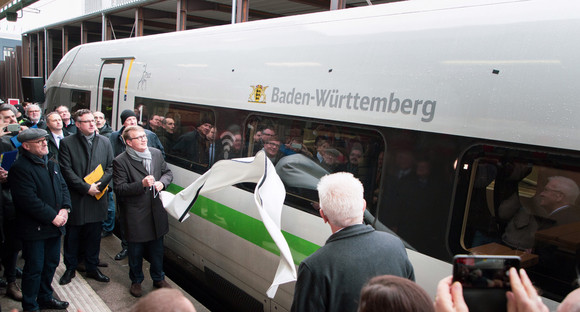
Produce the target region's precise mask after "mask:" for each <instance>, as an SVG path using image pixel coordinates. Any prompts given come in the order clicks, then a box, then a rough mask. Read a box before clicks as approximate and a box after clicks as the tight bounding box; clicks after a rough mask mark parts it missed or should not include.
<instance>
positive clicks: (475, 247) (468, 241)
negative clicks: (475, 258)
mask: <svg viewBox="0 0 580 312" xmlns="http://www.w3.org/2000/svg"><path fill="white" fill-rule="evenodd" d="M516 163H517V164H519V165H520V167H526V170H527V171H524V173H521V174H520V175H519V176H518V178H517V179H519V180H516V181H515V182H513V181H512V183H513V184H515V185H516V188H517V195H518V196H516V198H517V200H518V205H519V206H518V207H519V208H518V209H519V210H518V213H519V211H520V210H524V212H525V213H527V214H528V215H529V218H530V220H532V219H533V222H532V221H530V224H531V225H533V224H535V223H537V222H540V221H537V220H543V218H545V217H546V216H545V215H541V214H542V209H540V210H538V207H539V205H538V204H537V198H535V197H536V196H539V194H540V193H541V192H542V190H543V189H544V187H545V184H546V183H547V181H549V179H551V178H552V177H554V176H564V177H566V178H570V179H572V180H574V181H575V182H576V184H577V185H580V155H579V154H578V153H574V152H563V151H560V150H555V149H549V148H533V147H528V146H513V145H512V146H508V145H505V144H489V143H485V144H475V145H471V146H470V147H469V148H467V149H466V150H465V151H464V153H463V154H462V155H461V157H460V158H459V159H458V162H457V164H458V165H457V170H456V185H455V189H454V195H453V202H452V207H453V211H452V215H451V219H450V226H449V232H448V243H449V246H450V249H451V251H452V252H453V253H454V254H464V253H470V252H473V253H480V252H482V253H489V254H493V253H502V254H505V253H512V254H516V255H520V257H522V260H523V263H524V262H526V261H527V263H528V267H527V270H528V274H529V275H530V276H531V277H532V280H533V281H534V282H535V283H536V284H537V286H539V288H540V289H542V292H543V296H545V297H547V298H550V299H553V300H557V301H561V300H562V299H563V298H564V296H565V295H566V294H567V293H568V292H570V291H572V290H573V288H572V284H571V283H574V281H572V282H571V281H567V280H565V277H569V276H570V275H560V276H557V277H552V276H550V277H548V275H551V273H552V272H551V271H550V270H552V269H550V266H549V265H548V263H550V262H549V261H553V260H554V259H552V258H553V257H545V255H546V252H545V251H544V248H545V246H546V244H545V243H544V241H542V240H541V239H539V238H538V237H541V235H543V231H542V228H541V227H539V228H537V229H534V228H533V227H532V226H531V225H530V229H529V232H530V233H531V234H533V236H532V238H531V239H532V240H533V241H532V244H533V245H531V247H530V248H526V247H529V246H530V245H527V246H526V244H524V241H525V239H524V238H520V237H518V239H523V241H518V242H517V244H518V245H519V244H521V245H519V246H518V245H514V244H513V242H512V244H510V242H509V239H507V237H506V235H507V234H506V233H507V227H509V226H510V222H512V220H511V219H509V220H506V219H502V218H503V216H502V215H501V213H502V212H501V211H500V210H499V209H501V205H502V204H503V202H499V201H498V199H497V198H496V196H498V194H499V193H500V192H501V189H496V187H498V186H497V185H499V184H496V183H503V184H502V185H505V179H501V177H505V176H506V175H505V171H506V169H505V168H506V167H507V166H508V165H510V164H511V166H512V167H513V166H514V165H513V164H516ZM494 166H495V169H493V167H494ZM478 170H481V174H480V175H478ZM494 170H495V172H494ZM512 172H514V171H512ZM486 175H489V176H487V177H486ZM513 175H514V174H512V176H513ZM492 176H493V180H492V179H491V177H492ZM498 179H499V180H498ZM534 179H535V181H534ZM482 181H483V182H482ZM502 181H503V182H502ZM488 182H489V183H488ZM481 183H483V184H481ZM534 183H535V186H534ZM525 185H531V186H530V188H529V189H528V190H527V189H526V187H525ZM481 186H485V189H484V191H483V192H482V191H481V190H480V191H479V193H480V195H474V193H475V192H476V191H475V189H476V188H480V189H481ZM532 190H533V194H534V195H533V196H532V195H530V194H531V193H532ZM490 192H491V194H492V195H491V197H490ZM483 193H485V195H483V196H484V197H483V198H484V201H485V203H484V204H483V205H480V206H483V207H484V208H480V209H483V210H486V209H487V210H486V211H487V212H489V213H490V215H491V217H492V219H491V220H493V223H490V224H491V225H492V226H491V227H490V228H489V232H487V233H488V235H487V236H488V237H494V238H493V239H490V240H489V242H487V241H485V237H486V235H484V236H483V237H484V239H483V240H482V239H481V236H480V235H475V234H474V233H475V231H477V225H475V223H474V222H473V221H474V220H480V221H481V219H482V218H477V219H476V218H474V217H473V216H474V211H476V210H475V208H474V207H473V206H474V197H476V196H479V197H480V198H482V197H481V196H482V195H481V194H483ZM526 193H527V194H526ZM512 198H513V197H512ZM578 202H579V200H576V202H575V203H576V205H572V207H573V206H577V205H578ZM543 213H546V212H545V211H544V212H543ZM526 216H527V215H526ZM470 217H471V218H470ZM512 218H515V216H514V217H512ZM484 221H485V220H484ZM506 225H507V226H506ZM480 226H481V224H480ZM526 226H527V225H526ZM496 227H497V234H494V233H493V231H494V230H495V228H496ZM522 228H523V226H522ZM540 231H542V233H540V234H538V232H540ZM494 235H495V236H494ZM537 235H540V236H537ZM526 237H529V236H526ZM550 244H553V243H550ZM492 246H493V248H491V247H492ZM549 247H550V248H552V247H554V246H551V245H550V246H549ZM500 249H501V250H500ZM550 250H552V249H550ZM554 250H556V249H554ZM557 251H558V252H559V253H561V254H562V255H563V256H562V257H563V258H558V260H561V259H564V260H566V259H568V260H570V259H573V258H574V257H578V256H579V252H578V251H576V254H575V256H574V255H573V254H569V255H567V254H566V253H567V252H566V251H565V250H562V249H561V247H557ZM536 256H537V257H536ZM554 257H555V256H554ZM568 262H570V261H568ZM571 265H574V263H573V260H572V262H571ZM523 266H524V267H526V265H523ZM563 266H564V265H563ZM576 266H578V264H577V263H576ZM568 267H571V266H568ZM553 270H554V272H555V271H556V270H558V272H560V269H556V268H553ZM563 270H564V269H562V271H563ZM574 276H576V275H574ZM560 277H562V278H561V279H558V278H560ZM574 280H575V282H576V283H577V282H578V281H577V279H574Z"/></svg>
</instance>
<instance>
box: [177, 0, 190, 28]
mask: <svg viewBox="0 0 580 312" xmlns="http://www.w3.org/2000/svg"><path fill="white" fill-rule="evenodd" d="M187 9H188V6H187V0H177V21H176V23H175V31H183V30H186V29H187Z"/></svg>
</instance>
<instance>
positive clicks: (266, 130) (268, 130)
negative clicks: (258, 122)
mask: <svg viewBox="0 0 580 312" xmlns="http://www.w3.org/2000/svg"><path fill="white" fill-rule="evenodd" d="M275 135H276V130H274V127H273V126H271V125H265V126H263V128H262V135H261V136H260V141H258V144H256V142H254V153H253V154H252V155H256V153H257V152H258V151H260V150H262V149H264V147H265V145H266V143H267V142H268V141H269V140H270V138H271V137H273V136H275Z"/></svg>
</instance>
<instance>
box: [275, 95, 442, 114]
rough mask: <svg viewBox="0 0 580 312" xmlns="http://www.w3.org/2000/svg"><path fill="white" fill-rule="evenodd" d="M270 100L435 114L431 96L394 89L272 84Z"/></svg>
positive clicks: (328, 106)
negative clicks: (380, 92)
mask: <svg viewBox="0 0 580 312" xmlns="http://www.w3.org/2000/svg"><path fill="white" fill-rule="evenodd" d="M270 102H272V103H281V104H294V105H310V103H311V102H312V103H315V104H316V106H318V107H327V108H330V109H348V110H360V111H368V112H377V113H391V114H396V113H399V112H400V113H401V114H403V115H413V116H416V115H418V114H419V115H420V116H421V121H423V122H430V121H432V120H433V118H434V117H435V107H436V105H437V101H435V100H419V99H415V100H413V99H408V98H405V99H404V98H398V97H397V96H396V94H395V92H391V93H390V95H389V96H367V95H361V94H359V93H358V92H357V93H354V94H353V93H352V92H348V93H341V92H340V91H339V90H337V89H316V92H315V93H310V92H299V91H296V88H292V90H288V91H284V90H282V89H280V88H278V87H273V88H272V96H271V97H270Z"/></svg>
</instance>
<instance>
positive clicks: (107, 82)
mask: <svg viewBox="0 0 580 312" xmlns="http://www.w3.org/2000/svg"><path fill="white" fill-rule="evenodd" d="M114 95H115V78H103V91H102V93H101V97H102V103H101V113H103V115H105V120H107V122H109V124H110V123H111V122H112V120H113V119H112V118H113V100H114V99H113V96H114Z"/></svg>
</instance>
